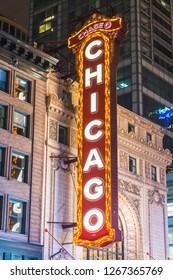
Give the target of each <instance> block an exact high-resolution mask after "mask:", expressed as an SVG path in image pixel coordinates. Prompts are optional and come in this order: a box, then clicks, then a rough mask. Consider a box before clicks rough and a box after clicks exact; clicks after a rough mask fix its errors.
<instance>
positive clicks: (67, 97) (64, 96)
mask: <svg viewBox="0 0 173 280" xmlns="http://www.w3.org/2000/svg"><path fill="white" fill-rule="evenodd" d="M62 100H68V101H71V94H70V93H69V92H67V91H65V90H63V92H62Z"/></svg>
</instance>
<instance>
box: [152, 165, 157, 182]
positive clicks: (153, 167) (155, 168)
mask: <svg viewBox="0 0 173 280" xmlns="http://www.w3.org/2000/svg"><path fill="white" fill-rule="evenodd" d="M153 170H155V172H153ZM151 180H152V181H154V182H157V167H156V166H155V165H151Z"/></svg>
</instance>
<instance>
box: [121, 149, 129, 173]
mask: <svg viewBox="0 0 173 280" xmlns="http://www.w3.org/2000/svg"><path fill="white" fill-rule="evenodd" d="M119 165H120V168H123V169H125V170H128V154H127V153H126V152H124V151H122V150H120V151H119Z"/></svg>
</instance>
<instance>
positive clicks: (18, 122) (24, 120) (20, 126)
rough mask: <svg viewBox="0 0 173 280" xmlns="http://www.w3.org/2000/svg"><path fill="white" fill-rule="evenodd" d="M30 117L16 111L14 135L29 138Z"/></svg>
mask: <svg viewBox="0 0 173 280" xmlns="http://www.w3.org/2000/svg"><path fill="white" fill-rule="evenodd" d="M28 132H29V131H28V116H26V115H24V114H22V113H19V112H17V111H14V115H13V133H14V134H19V135H22V136H25V137H28V135H29V133H28Z"/></svg>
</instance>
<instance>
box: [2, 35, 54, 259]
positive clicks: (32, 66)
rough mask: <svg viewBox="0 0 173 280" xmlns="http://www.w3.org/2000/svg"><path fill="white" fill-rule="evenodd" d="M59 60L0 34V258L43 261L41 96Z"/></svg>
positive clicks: (43, 99) (42, 99)
mask: <svg viewBox="0 0 173 280" xmlns="http://www.w3.org/2000/svg"><path fill="white" fill-rule="evenodd" d="M57 61H58V60H57V59H54V58H51V57H50V56H48V55H47V54H44V53H42V52H40V51H39V50H37V49H35V48H33V47H31V46H29V45H26V44H25V43H23V42H21V41H19V40H17V39H15V38H14V37H12V36H10V35H9V34H7V33H5V32H3V31H0V259H42V253H43V231H42V188H43V184H44V177H43V168H44V145H45V143H44V136H45V112H46V102H45V96H46V85H47V73H48V71H49V68H50V69H51V68H52V67H53V65H56V63H57ZM37 62H39V63H37ZM45 64H46V65H47V66H48V67H45Z"/></svg>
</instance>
